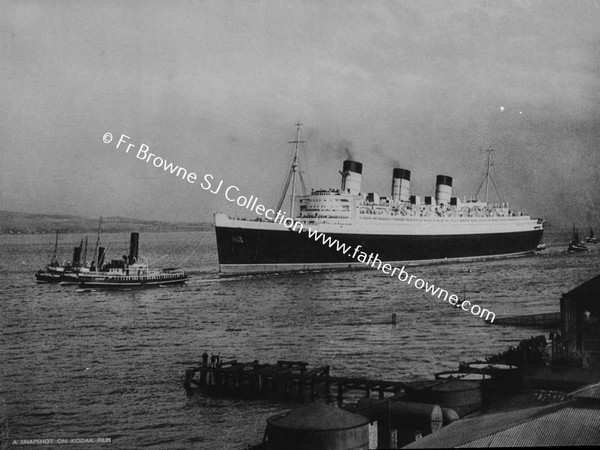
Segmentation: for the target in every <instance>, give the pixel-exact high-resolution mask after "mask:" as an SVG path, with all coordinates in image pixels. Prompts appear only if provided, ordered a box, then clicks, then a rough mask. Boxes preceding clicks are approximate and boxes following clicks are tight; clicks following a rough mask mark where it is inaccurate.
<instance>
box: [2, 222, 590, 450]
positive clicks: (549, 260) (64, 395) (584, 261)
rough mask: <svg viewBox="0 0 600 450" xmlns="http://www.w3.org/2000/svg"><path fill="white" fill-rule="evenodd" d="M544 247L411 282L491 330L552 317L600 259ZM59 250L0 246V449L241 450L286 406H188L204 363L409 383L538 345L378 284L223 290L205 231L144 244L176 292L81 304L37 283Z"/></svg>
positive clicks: (19, 243) (357, 274)
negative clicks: (42, 442) (40, 444)
mask: <svg viewBox="0 0 600 450" xmlns="http://www.w3.org/2000/svg"><path fill="white" fill-rule="evenodd" d="M82 237H83V236H81V235H62V236H61V237H60V242H61V245H60V248H59V259H69V258H70V252H71V251H72V247H73V246H75V245H77V243H78V242H79V240H80V239H81V238H82ZM128 239H129V236H128V235H127V234H107V235H104V236H103V243H105V244H108V250H107V254H108V255H109V257H111V256H112V258H113V259H118V258H120V257H121V255H122V254H124V253H127V249H128ZM545 240H546V242H547V243H548V244H549V248H548V249H547V250H546V251H545V252H542V253H538V254H536V255H535V256H532V257H525V258H517V259H508V260H498V261H487V262H477V263H460V264H438V265H432V266H421V267H410V268H408V269H407V270H408V271H409V273H411V274H414V275H415V276H417V277H419V278H421V279H423V280H425V281H428V282H429V283H433V284H435V285H436V286H439V287H441V288H443V289H446V290H448V291H450V292H451V293H455V294H456V295H458V296H459V297H460V298H461V299H462V298H463V297H464V296H466V298H467V299H468V300H470V301H472V302H473V303H477V304H479V305H481V306H482V307H485V308H487V309H489V310H491V311H493V312H494V313H495V314H496V316H497V317H505V316H511V315H519V314H530V313H542V312H553V311H558V310H559V299H560V296H561V294H563V293H565V292H567V291H569V290H570V289H572V288H574V287H576V286H577V285H579V284H581V283H582V282H584V281H586V280H588V279H589V278H592V277H593V276H595V275H597V274H598V273H600V259H599V255H600V250H599V249H598V248H597V247H600V246H591V251H590V252H586V253H580V254H572V253H567V252H566V245H564V244H565V242H563V241H566V240H568V237H565V236H562V237H561V236H557V237H556V239H555V242H552V239H551V237H550V241H549V239H548V237H546V238H545ZM53 241H54V239H53V237H52V236H50V235H1V236H0V254H1V255H2V258H1V259H0V275H1V277H2V281H3V288H2V293H1V294H0V299H1V313H0V326H1V330H2V334H1V337H0V361H1V362H2V363H1V369H0V412H1V415H0V427H1V435H0V437H1V438H2V440H3V443H4V444H6V443H7V442H8V443H12V442H13V441H17V443H18V441H19V440H22V439H23V440H28V439H29V440H31V439H53V440H54V443H56V442H57V440H59V439H61V440H71V439H74V440H77V439H79V440H80V441H79V442H85V441H84V440H88V439H110V441H111V444H110V446H111V448H136V447H150V448H152V447H154V448H211V449H215V448H239V449H243V448H246V447H247V446H248V445H250V444H256V443H258V442H260V441H261V439H262V436H263V433H264V429H265V425H266V419H267V417H269V416H271V415H273V414H276V413H278V412H280V411H282V410H284V409H286V408H289V407H290V405H283V404H279V403H272V402H268V401H260V400H253V401H248V400H231V399H217V398H210V397H206V396H204V395H202V394H197V395H193V396H190V397H188V396H187V395H186V392H185V390H184V389H183V386H182V383H183V376H184V373H185V370H186V369H187V368H188V367H189V366H191V365H196V364H198V362H199V360H200V357H201V354H202V353H203V352H204V351H207V352H208V353H209V354H210V353H215V354H216V353H217V352H220V353H221V356H222V358H223V359H224V360H227V359H231V358H237V359H238V360H239V361H252V360H255V359H258V360H260V361H261V362H273V363H274V362H275V361H276V360H278V359H287V360H303V361H306V362H308V363H310V365H311V366H318V365H325V364H329V365H331V367H332V369H331V373H332V375H340V376H365V377H376V378H380V379H386V380H397V381H409V380H415V379H420V378H432V375H433V373H434V372H439V371H443V370H449V369H456V368H457V367H458V362H459V361H470V360H475V359H481V358H485V357H486V356H490V355H492V354H496V353H499V352H501V351H503V350H505V349H506V348H507V347H509V346H511V345H516V344H517V343H518V342H519V340H521V339H525V338H528V337H530V336H532V335H539V334H544V333H545V332H546V333H547V331H543V330H532V329H527V328H513V327H503V326H497V325H488V324H485V323H484V321H483V320H482V319H480V318H477V317H475V316H472V315H471V314H470V313H467V312H465V311H463V310H461V309H460V308H454V307H452V306H450V305H449V304H448V303H447V302H443V301H442V300H439V299H436V298H433V297H432V296H431V295H430V294H427V293H425V292H424V291H420V290H418V289H415V288H414V286H408V285H406V284H405V283H402V282H400V281H398V280H397V279H394V278H390V277H389V276H388V275H384V274H383V273H381V272H379V271H376V270H363V271H352V272H331V273H314V274H308V273H306V274H295V275H269V276H250V277H233V278H219V277H218V266H217V255H216V244H215V239H214V232H212V231H207V232H198V233H143V234H142V235H141V239H140V254H141V255H143V256H145V257H146V258H147V260H148V262H149V263H152V262H153V261H155V260H159V259H160V260H159V261H157V263H156V264H157V265H158V266H160V267H183V268H185V269H186V270H187V271H188V272H189V273H190V275H191V277H190V281H189V283H187V284H186V285H184V286H180V287H169V288H156V289H149V290H142V291H119V292H114V291H110V292H102V291H98V292H86V293H80V292H77V288H76V287H75V286H59V285H44V284H36V283H35V280H34V272H35V271H36V270H37V269H38V268H42V267H43V266H44V265H45V264H47V263H48V262H49V259H50V255H51V253H52V248H53V246H54V242H53ZM90 241H93V237H92V238H91V239H90ZM89 253H90V254H91V251H90V252H89ZM165 255H166V256H165ZM88 256H90V255H88ZM394 313H395V314H396V315H397V324H396V325H392V324H391V316H392V314H394ZM73 442H77V441H73ZM100 442H106V441H100ZM96 445H102V444H96Z"/></svg>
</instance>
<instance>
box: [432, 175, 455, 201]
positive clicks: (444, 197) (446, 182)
mask: <svg viewBox="0 0 600 450" xmlns="http://www.w3.org/2000/svg"><path fill="white" fill-rule="evenodd" d="M451 196H452V177H449V176H447V175H438V176H437V177H436V179H435V202H436V203H437V204H438V205H441V204H444V205H447V204H449V203H450V197H451Z"/></svg>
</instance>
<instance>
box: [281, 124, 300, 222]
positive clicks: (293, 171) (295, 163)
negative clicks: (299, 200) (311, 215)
mask: <svg viewBox="0 0 600 450" xmlns="http://www.w3.org/2000/svg"><path fill="white" fill-rule="evenodd" d="M294 125H296V139H295V140H293V141H289V142H288V143H289V144H294V159H293V160H292V167H291V168H290V172H289V173H288V177H287V180H286V182H285V187H284V188H283V193H282V194H281V198H280V199H279V203H278V204H277V210H281V207H282V205H283V202H284V201H285V195H286V194H287V191H288V187H289V185H290V180H291V182H292V198H291V202H290V213H289V214H290V217H294V208H295V206H296V177H297V174H298V149H299V146H300V144H304V143H305V142H306V141H301V140H300V126H301V125H302V123H300V122H298V123H296V124H294Z"/></svg>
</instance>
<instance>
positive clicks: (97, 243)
mask: <svg viewBox="0 0 600 450" xmlns="http://www.w3.org/2000/svg"><path fill="white" fill-rule="evenodd" d="M101 230H102V217H100V220H99V221H98V237H97V238H96V247H94V255H93V256H92V262H93V263H94V265H96V253H97V252H98V247H99V246H100V231H101ZM96 270H98V268H96Z"/></svg>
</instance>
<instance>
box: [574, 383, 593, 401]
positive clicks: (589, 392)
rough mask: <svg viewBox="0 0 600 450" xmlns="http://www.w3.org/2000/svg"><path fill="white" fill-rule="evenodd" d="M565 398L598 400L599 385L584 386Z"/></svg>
mask: <svg viewBox="0 0 600 450" xmlns="http://www.w3.org/2000/svg"><path fill="white" fill-rule="evenodd" d="M567 396H568V397H572V398H589V399H595V400H600V383H596V384H591V385H589V386H585V387H583V388H581V389H578V390H576V391H575V392H571V393H570V394H567Z"/></svg>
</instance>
